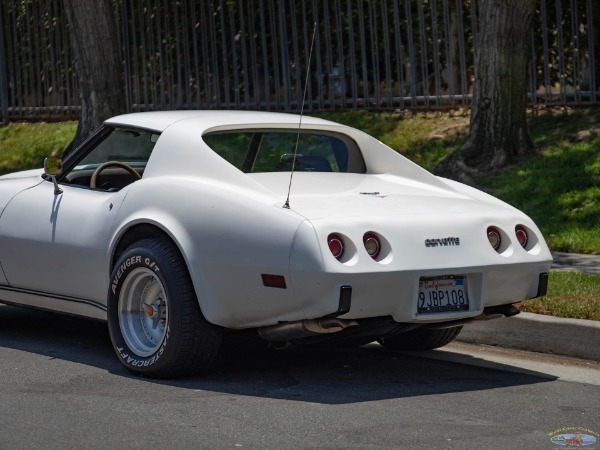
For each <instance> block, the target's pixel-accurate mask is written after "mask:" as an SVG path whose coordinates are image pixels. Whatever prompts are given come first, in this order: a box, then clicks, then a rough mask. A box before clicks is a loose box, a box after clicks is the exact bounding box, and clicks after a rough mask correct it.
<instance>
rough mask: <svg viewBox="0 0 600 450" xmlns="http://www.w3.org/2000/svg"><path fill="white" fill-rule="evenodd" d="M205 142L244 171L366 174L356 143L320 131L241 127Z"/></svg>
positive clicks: (207, 138) (215, 134)
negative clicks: (241, 129)
mask: <svg viewBox="0 0 600 450" xmlns="http://www.w3.org/2000/svg"><path fill="white" fill-rule="evenodd" d="M203 138H204V141H205V142H206V144H207V145H208V146H209V147H210V148H211V149H212V150H213V151H215V152H216V153H217V154H218V155H219V156H221V157H222V158H224V159H225V160H227V161H228V162H229V163H231V164H233V165H234V166H235V167H237V168H238V169H240V170H241V171H243V172H245V173H257V172H286V171H290V170H292V165H293V161H294V150H295V149H296V142H297V143H298V149H297V151H296V164H295V168H294V170H295V171H298V172H350V173H365V171H366V170H365V163H364V160H363V158H362V155H361V153H360V151H359V149H358V147H357V145H356V143H355V142H354V141H353V140H352V139H350V138H349V137H347V136H343V135H340V134H336V133H327V132H322V131H318V132H317V131H301V132H300V133H298V131H297V130H243V131H226V132H215V133H209V134H206V135H204V137H203Z"/></svg>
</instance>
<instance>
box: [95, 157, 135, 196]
mask: <svg viewBox="0 0 600 450" xmlns="http://www.w3.org/2000/svg"><path fill="white" fill-rule="evenodd" d="M113 166H114V167H120V168H121V169H125V170H126V171H127V172H129V173H130V174H131V175H133V176H134V177H135V178H136V179H137V180H140V179H141V178H142V176H141V175H140V174H139V173H137V171H136V170H135V169H134V168H133V167H131V166H130V165H128V164H125V163H123V162H120V161H106V162H105V163H104V164H100V165H99V166H98V167H97V168H96V170H94V173H93V174H92V178H91V179H90V188H92V189H96V179H97V178H98V175H100V172H102V171H103V170H104V169H106V168H107V167H113Z"/></svg>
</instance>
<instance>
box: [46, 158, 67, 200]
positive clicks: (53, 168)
mask: <svg viewBox="0 0 600 450" xmlns="http://www.w3.org/2000/svg"><path fill="white" fill-rule="evenodd" d="M44 173H45V174H46V175H49V176H50V177H52V182H53V183H54V195H58V194H62V192H63V191H62V189H61V188H60V187H58V183H57V182H56V177H57V176H58V175H60V174H61V173H62V161H61V159H60V158H58V157H56V156H49V157H48V158H46V159H45V160H44Z"/></svg>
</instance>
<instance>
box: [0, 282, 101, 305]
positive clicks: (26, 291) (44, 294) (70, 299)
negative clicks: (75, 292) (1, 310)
mask: <svg viewBox="0 0 600 450" xmlns="http://www.w3.org/2000/svg"><path fill="white" fill-rule="evenodd" d="M2 291H8V292H18V293H21V294H28V295H35V296H36V297H43V298H52V299H55V300H61V301H65V302H69V303H82V304H84V305H90V306H94V307H96V308H98V309H100V310H101V311H106V306H105V305H103V304H101V303H98V302H96V301H94V300H86V299H83V298H77V297H68V296H64V295H57V294H49V293H47V292H41V291H32V290H30V289H19V288H14V287H11V286H0V292H2ZM0 303H6V304H12V305H17V306H18V305H20V303H17V302H12V301H8V300H6V301H5V300H3V299H1V298H0Z"/></svg>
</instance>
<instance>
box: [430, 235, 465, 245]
mask: <svg viewBox="0 0 600 450" xmlns="http://www.w3.org/2000/svg"><path fill="white" fill-rule="evenodd" d="M457 245H460V238H457V237H447V238H442V239H425V247H440V246H441V247H454V246H457Z"/></svg>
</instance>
